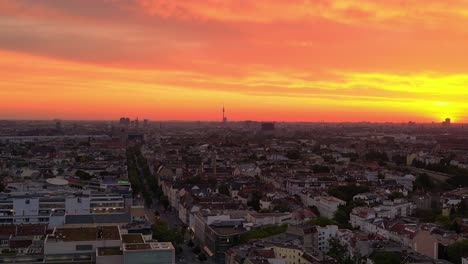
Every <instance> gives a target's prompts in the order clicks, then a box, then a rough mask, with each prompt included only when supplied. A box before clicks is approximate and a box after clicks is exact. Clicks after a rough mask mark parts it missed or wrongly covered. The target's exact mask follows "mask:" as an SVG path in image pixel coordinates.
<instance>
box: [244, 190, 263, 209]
mask: <svg viewBox="0 0 468 264" xmlns="http://www.w3.org/2000/svg"><path fill="white" fill-rule="evenodd" d="M261 198H262V193H261V192H259V191H257V190H255V191H253V192H252V197H251V199H250V201H249V202H247V205H248V206H250V207H252V208H253V209H254V210H255V211H260V199H261Z"/></svg>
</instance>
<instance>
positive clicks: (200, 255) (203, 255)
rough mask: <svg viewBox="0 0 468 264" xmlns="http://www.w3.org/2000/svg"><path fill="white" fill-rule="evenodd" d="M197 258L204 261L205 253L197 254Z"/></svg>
mask: <svg viewBox="0 0 468 264" xmlns="http://www.w3.org/2000/svg"><path fill="white" fill-rule="evenodd" d="M198 260H200V261H201V262H204V261H207V260H208V258H207V257H206V255H205V253H200V254H199V255H198Z"/></svg>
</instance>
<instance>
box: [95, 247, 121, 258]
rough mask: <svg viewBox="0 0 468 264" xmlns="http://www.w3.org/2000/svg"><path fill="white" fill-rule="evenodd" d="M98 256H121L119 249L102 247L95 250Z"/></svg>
mask: <svg viewBox="0 0 468 264" xmlns="http://www.w3.org/2000/svg"><path fill="white" fill-rule="evenodd" d="M97 254H98V256H118V255H122V250H121V249H120V247H102V248H98V249H97Z"/></svg>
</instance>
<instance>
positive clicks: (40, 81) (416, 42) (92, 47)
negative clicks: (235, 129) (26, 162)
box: [0, 0, 468, 122]
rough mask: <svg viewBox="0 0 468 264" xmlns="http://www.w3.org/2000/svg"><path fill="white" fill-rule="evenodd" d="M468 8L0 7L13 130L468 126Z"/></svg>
mask: <svg viewBox="0 0 468 264" xmlns="http://www.w3.org/2000/svg"><path fill="white" fill-rule="evenodd" d="M467 47H468V1H466V0H450V1H447V0H424V1H421V0H405V1H401V0H359V1H357V0H356V1H351V0H255V1H250V0H222V1H220V0H183V1H170V0H101V1H98V0H67V1H56V0H41V1H29V0H0V99H1V103H0V119H52V118H61V119H117V118H119V117H120V116H130V117H137V116H138V117H140V119H142V118H149V119H152V120H174V119H177V120H220V119H221V107H222V105H223V104H224V105H225V106H226V109H227V116H228V118H229V119H230V120H246V119H249V120H286V121H333V122H337V121H364V120H365V121H375V122H387V121H392V122H407V121H409V120H414V121H418V122H432V121H437V122H439V121H442V119H444V118H445V117H451V118H452V119H453V120H454V121H455V122H468V103H467V102H468V48H467Z"/></svg>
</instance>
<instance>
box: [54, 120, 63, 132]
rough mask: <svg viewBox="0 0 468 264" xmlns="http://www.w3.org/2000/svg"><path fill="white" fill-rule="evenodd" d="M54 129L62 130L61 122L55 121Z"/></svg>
mask: <svg viewBox="0 0 468 264" xmlns="http://www.w3.org/2000/svg"><path fill="white" fill-rule="evenodd" d="M55 129H56V130H58V131H62V122H60V121H57V122H56V123H55Z"/></svg>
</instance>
